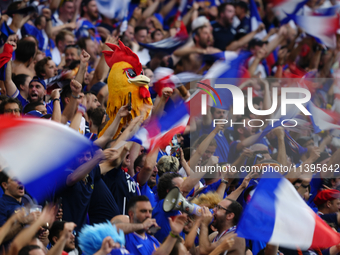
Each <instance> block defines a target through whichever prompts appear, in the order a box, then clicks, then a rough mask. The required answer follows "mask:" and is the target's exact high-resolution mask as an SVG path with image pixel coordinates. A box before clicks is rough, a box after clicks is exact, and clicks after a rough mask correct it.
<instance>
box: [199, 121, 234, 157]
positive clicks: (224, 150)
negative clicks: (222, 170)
mask: <svg viewBox="0 0 340 255" xmlns="http://www.w3.org/2000/svg"><path fill="white" fill-rule="evenodd" d="M213 130H214V127H213V123H211V124H210V126H202V129H201V134H210V133H211V132H212V131H213ZM214 138H215V140H216V143H217V148H216V151H215V154H214V156H217V157H218V162H228V154H229V143H228V141H227V138H226V137H225V136H224V134H223V132H219V133H218V134H217V135H215V137H214Z"/></svg>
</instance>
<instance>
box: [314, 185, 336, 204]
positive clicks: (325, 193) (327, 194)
mask: <svg viewBox="0 0 340 255" xmlns="http://www.w3.org/2000/svg"><path fill="white" fill-rule="evenodd" d="M336 198H340V191H338V190H336V189H326V190H322V191H320V192H319V193H318V194H317V195H316V197H315V198H314V204H315V205H316V206H320V205H322V204H324V203H326V202H327V201H329V200H334V199H336Z"/></svg>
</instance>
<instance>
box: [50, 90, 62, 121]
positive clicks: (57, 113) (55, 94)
mask: <svg viewBox="0 0 340 255" xmlns="http://www.w3.org/2000/svg"><path fill="white" fill-rule="evenodd" d="M60 90H61V89H55V90H53V91H52V93H51V100H52V102H53V112H52V120H53V121H55V122H58V123H60V122H61V108H60Z"/></svg>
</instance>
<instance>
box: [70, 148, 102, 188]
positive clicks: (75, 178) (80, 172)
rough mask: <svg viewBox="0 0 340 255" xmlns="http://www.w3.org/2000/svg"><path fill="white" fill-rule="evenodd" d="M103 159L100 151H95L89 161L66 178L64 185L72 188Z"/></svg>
mask: <svg viewBox="0 0 340 255" xmlns="http://www.w3.org/2000/svg"><path fill="white" fill-rule="evenodd" d="M105 157H106V156H105V154H104V153H103V152H102V150H97V151H96V153H95V154H94V156H93V158H92V159H91V160H89V161H88V162H86V163H84V164H82V165H81V166H79V167H78V168H77V169H76V170H75V171H74V172H73V173H71V174H69V175H68V176H67V179H66V185H67V186H73V185H74V184H76V183H77V182H79V181H81V180H83V179H84V178H85V177H86V175H88V174H89V173H90V172H91V171H92V169H93V168H94V167H95V166H96V165H98V164H99V162H100V161H101V160H103V159H105Z"/></svg>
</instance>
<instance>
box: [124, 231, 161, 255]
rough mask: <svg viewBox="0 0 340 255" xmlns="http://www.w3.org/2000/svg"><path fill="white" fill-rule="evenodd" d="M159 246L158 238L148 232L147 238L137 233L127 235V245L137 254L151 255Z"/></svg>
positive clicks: (129, 249) (127, 247) (130, 250)
mask: <svg viewBox="0 0 340 255" xmlns="http://www.w3.org/2000/svg"><path fill="white" fill-rule="evenodd" d="M159 246H160V243H159V242H158V241H157V239H156V238H154V237H153V236H150V235H149V234H147V233H145V238H143V237H142V236H140V235H138V234H137V233H130V234H127V235H125V247H126V249H127V250H128V251H129V252H131V253H133V254H135V255H151V254H152V253H153V252H154V251H155V250H156V249H157V248H158V247H159Z"/></svg>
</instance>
